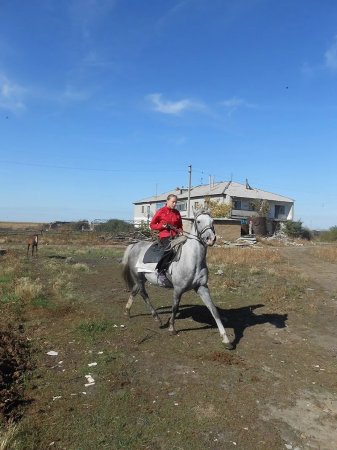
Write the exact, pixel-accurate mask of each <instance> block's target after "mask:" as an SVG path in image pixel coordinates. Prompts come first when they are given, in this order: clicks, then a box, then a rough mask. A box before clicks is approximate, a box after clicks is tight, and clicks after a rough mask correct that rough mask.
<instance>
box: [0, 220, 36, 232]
mask: <svg viewBox="0 0 337 450" xmlns="http://www.w3.org/2000/svg"><path fill="white" fill-rule="evenodd" d="M43 225H44V224H43V223H38V222H0V230H11V231H23V230H37V231H40V230H41V228H42V227H43Z"/></svg>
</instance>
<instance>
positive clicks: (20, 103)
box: [0, 0, 337, 228]
mask: <svg viewBox="0 0 337 450" xmlns="http://www.w3.org/2000/svg"><path fill="white" fill-rule="evenodd" d="M336 87H337V3H336V2H335V1H334V0H322V1H320V2H318V1H317V0H315V1H314V0H297V1H294V0H282V1H279V0H235V1H232V0H230V1H229V0H228V1H227V0H142V1H141V0H30V1H25V2H23V1H22V0H2V1H1V2H0V192H1V194H0V220H22V221H24V220H32V221H52V220H77V219H84V218H86V219H89V220H92V219H97V218H102V219H105V218H121V219H132V216H133V205H132V202H133V201H135V200H139V199H141V198H144V197H148V196H151V195H155V194H156V192H157V193H160V192H166V191H169V190H170V189H173V188H175V187H176V186H187V185H188V165H190V164H191V165H192V184H193V185H198V184H201V183H207V182H208V179H209V176H210V175H211V176H213V177H215V180H216V181H227V180H229V179H230V178H231V177H232V179H233V180H234V181H237V182H242V183H244V182H245V179H246V178H248V180H249V183H250V185H251V186H252V187H256V188H260V189H263V190H267V191H270V192H274V193H277V194H280V195H284V196H286V197H290V198H293V199H294V200H295V219H296V220H302V221H303V223H304V225H306V226H308V227H310V228H328V227H331V226H334V225H337V200H336V199H337V195H336V193H337V175H336V167H337V151H336V143H337V89H336Z"/></svg>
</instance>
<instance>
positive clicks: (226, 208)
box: [205, 198, 232, 217]
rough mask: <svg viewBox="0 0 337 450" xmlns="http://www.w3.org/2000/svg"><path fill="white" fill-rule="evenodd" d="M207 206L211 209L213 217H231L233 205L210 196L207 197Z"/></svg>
mask: <svg viewBox="0 0 337 450" xmlns="http://www.w3.org/2000/svg"><path fill="white" fill-rule="evenodd" d="M205 206H206V207H207V208H209V209H210V211H211V214H212V216H213V217H230V216H231V213H232V205H229V204H228V203H220V201H216V200H210V199H209V198H205Z"/></svg>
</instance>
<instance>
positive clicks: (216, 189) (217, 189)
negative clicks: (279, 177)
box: [133, 181, 295, 205]
mask: <svg viewBox="0 0 337 450" xmlns="http://www.w3.org/2000/svg"><path fill="white" fill-rule="evenodd" d="M221 185H223V186H221ZM207 188H209V185H197V186H194V187H192V188H191V198H202V197H205V196H219V195H224V194H225V193H226V192H227V195H229V196H231V197H241V198H245V196H244V195H240V194H241V193H240V192H238V193H237V195H235V194H236V193H235V192H233V190H235V189H238V188H244V189H245V185H244V184H242V183H238V182H234V181H233V182H230V183H229V182H227V181H222V182H217V183H216V184H215V185H214V186H213V188H211V189H210V190H209V191H207ZM193 191H195V194H193ZM198 191H201V192H198ZM204 191H205V192H204ZM225 191H226V192H225ZM231 191H232V192H231ZM248 192H255V193H256V198H262V199H263V198H264V197H267V198H266V200H270V201H283V202H287V203H294V202H295V200H294V199H292V198H289V197H285V196H283V195H279V194H274V193H273V192H268V191H264V190H262V189H251V190H248ZM169 194H175V195H176V196H177V198H178V200H184V199H187V198H188V190H185V188H184V192H183V193H181V194H180V193H178V192H177V190H176V189H172V190H171V191H168V192H164V193H162V194H159V195H154V196H152V197H147V198H143V199H141V200H137V201H135V202H133V204H134V205H140V204H142V203H154V202H156V201H157V202H163V201H166V198H167V196H168V195H169ZM257 195H260V197H257ZM268 196H275V197H278V199H270V198H268ZM247 198H251V197H250V196H247Z"/></svg>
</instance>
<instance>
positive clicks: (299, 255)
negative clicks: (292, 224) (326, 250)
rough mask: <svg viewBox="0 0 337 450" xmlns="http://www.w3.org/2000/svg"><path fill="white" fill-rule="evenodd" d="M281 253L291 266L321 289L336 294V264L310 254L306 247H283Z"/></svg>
mask: <svg viewBox="0 0 337 450" xmlns="http://www.w3.org/2000/svg"><path fill="white" fill-rule="evenodd" d="M281 254H282V255H283V256H284V258H285V259H286V260H287V261H288V264H289V265H290V266H291V267H294V268H295V269H296V270H298V271H300V272H302V273H303V274H305V275H306V276H308V277H309V278H310V280H312V281H313V282H314V283H316V284H317V285H319V286H320V287H321V288H322V289H324V290H325V291H327V292H330V293H332V294H334V293H336V294H337V264H332V263H329V262H323V261H322V260H319V259H317V258H315V257H314V256H312V255H310V248H308V247H285V248H282V249H281Z"/></svg>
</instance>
